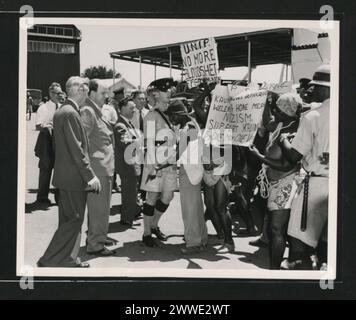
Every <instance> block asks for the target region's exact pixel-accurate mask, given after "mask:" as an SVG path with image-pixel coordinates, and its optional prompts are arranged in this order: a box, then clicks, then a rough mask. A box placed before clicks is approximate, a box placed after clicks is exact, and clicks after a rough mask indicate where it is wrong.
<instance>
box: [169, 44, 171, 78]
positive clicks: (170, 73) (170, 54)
mask: <svg viewBox="0 0 356 320" xmlns="http://www.w3.org/2000/svg"><path fill="white" fill-rule="evenodd" d="M169 76H170V77H171V78H172V51H171V50H169Z"/></svg>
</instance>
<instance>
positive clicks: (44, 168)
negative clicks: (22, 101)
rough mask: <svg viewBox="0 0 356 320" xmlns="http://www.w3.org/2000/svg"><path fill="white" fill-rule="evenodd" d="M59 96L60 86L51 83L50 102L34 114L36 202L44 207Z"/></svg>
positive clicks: (47, 191)
mask: <svg viewBox="0 0 356 320" xmlns="http://www.w3.org/2000/svg"><path fill="white" fill-rule="evenodd" d="M60 94H62V88H61V86H60V84H59V83H56V82H54V83H52V84H51V86H50V87H49V97H50V100H49V101H47V102H46V103H43V104H42V105H41V106H40V107H39V108H38V110H37V114H36V130H37V131H39V134H38V138H37V142H36V146H35V155H36V156H37V157H38V158H39V159H40V160H39V163H38V167H39V169H40V174H39V179H38V180H39V181H38V193H37V202H38V203H42V204H45V205H51V201H50V200H49V198H48V194H49V187H50V182H51V176H52V170H53V166H54V150H53V135H52V132H53V116H54V113H55V111H56V109H57V108H58V106H59V96H60Z"/></svg>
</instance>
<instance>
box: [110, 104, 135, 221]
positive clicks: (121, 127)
mask: <svg viewBox="0 0 356 320" xmlns="http://www.w3.org/2000/svg"><path fill="white" fill-rule="evenodd" d="M119 109H120V115H119V118H118V121H117V123H116V125H115V130H114V131H115V147H116V154H115V161H116V169H117V172H118V174H119V175H120V179H121V203H122V206H121V224H122V225H124V226H128V227H131V226H132V224H133V221H134V219H135V217H136V216H137V215H138V214H139V212H140V208H139V206H138V205H137V193H138V183H137V182H138V178H139V176H140V173H141V172H140V171H141V170H140V165H138V164H135V163H134V160H135V159H134V158H133V157H134V156H135V155H134V154H132V155H131V154H127V155H126V157H125V151H126V150H127V148H128V147H130V146H131V145H132V144H133V143H135V142H136V140H138V138H139V136H140V135H139V132H138V130H137V129H135V127H134V124H133V123H132V122H131V121H132V119H133V115H134V112H135V103H134V102H133V100H132V98H130V97H127V98H124V99H122V100H120V102H119ZM129 150H130V149H129Z"/></svg>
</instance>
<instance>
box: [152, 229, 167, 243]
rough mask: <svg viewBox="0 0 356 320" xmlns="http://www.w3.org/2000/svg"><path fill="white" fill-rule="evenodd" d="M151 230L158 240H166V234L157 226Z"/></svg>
mask: <svg viewBox="0 0 356 320" xmlns="http://www.w3.org/2000/svg"><path fill="white" fill-rule="evenodd" d="M151 232H152V234H154V235H155V236H156V237H157V239H158V240H161V241H167V236H166V235H165V234H164V233H162V232H161V230H160V229H159V228H158V227H157V228H152V229H151Z"/></svg>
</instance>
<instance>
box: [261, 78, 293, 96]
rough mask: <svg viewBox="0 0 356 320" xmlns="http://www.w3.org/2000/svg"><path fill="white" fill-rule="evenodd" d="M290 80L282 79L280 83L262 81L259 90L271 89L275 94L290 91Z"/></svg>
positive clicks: (291, 83)
mask: <svg viewBox="0 0 356 320" xmlns="http://www.w3.org/2000/svg"><path fill="white" fill-rule="evenodd" d="M292 85H293V82H292V81H284V82H282V83H266V82H263V83H262V85H261V88H260V89H261V90H268V91H272V92H274V93H277V94H283V93H287V92H291V91H292Z"/></svg>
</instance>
